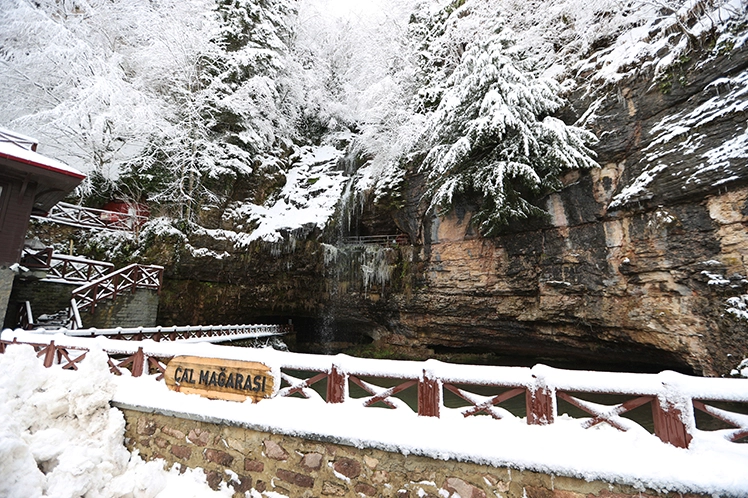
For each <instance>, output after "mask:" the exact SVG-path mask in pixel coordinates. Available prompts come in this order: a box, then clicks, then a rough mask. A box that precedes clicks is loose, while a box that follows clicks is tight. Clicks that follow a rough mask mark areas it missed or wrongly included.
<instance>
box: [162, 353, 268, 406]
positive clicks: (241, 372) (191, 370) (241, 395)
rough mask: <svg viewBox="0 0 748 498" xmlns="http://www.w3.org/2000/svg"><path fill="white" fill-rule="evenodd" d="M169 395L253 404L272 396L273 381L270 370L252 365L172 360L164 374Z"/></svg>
mask: <svg viewBox="0 0 748 498" xmlns="http://www.w3.org/2000/svg"><path fill="white" fill-rule="evenodd" d="M164 378H165V379H166V385H167V386H168V387H169V389H171V390H172V391H177V392H181V393H186V394H199V395H201V396H205V397H206V398H210V399H225V400H230V401H244V400H246V399H247V398H250V399H251V400H252V401H254V402H255V403H257V402H258V401H259V400H261V399H263V398H269V397H270V396H271V395H272V394H273V388H274V386H275V377H274V376H273V373H272V372H271V369H270V367H268V366H267V365H264V364H262V363H258V362H254V361H239V360H224V359H220V358H202V357H199V356H176V357H174V358H172V359H171V361H169V365H168V366H167V367H166V372H165V373H164Z"/></svg>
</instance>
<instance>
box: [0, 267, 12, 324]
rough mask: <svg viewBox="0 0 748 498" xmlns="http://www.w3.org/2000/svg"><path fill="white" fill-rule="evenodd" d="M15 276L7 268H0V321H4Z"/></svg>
mask: <svg viewBox="0 0 748 498" xmlns="http://www.w3.org/2000/svg"><path fill="white" fill-rule="evenodd" d="M15 275H16V274H15V272H14V271H13V270H11V269H10V268H8V267H7V266H0V320H4V318H5V314H6V312H7V311H8V302H9V300H10V293H11V290H12V289H13V279H14V277H15Z"/></svg>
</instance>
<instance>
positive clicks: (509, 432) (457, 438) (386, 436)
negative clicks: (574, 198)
mask: <svg viewBox="0 0 748 498" xmlns="http://www.w3.org/2000/svg"><path fill="white" fill-rule="evenodd" d="M13 338H17V339H18V340H19V341H24V342H36V341H39V340H40V337H39V336H38V335H33V334H25V333H23V331H15V332H10V331H6V332H4V333H3V335H2V339H3V340H4V341H9V340H12V339H13ZM44 338H45V340H46V341H50V340H54V341H55V342H56V343H57V344H60V345H67V346H68V347H71V348H72V347H85V348H87V349H89V348H90V349H103V350H106V351H110V350H116V351H118V352H119V353H120V354H132V353H133V351H137V350H139V349H141V350H143V351H145V352H146V354H148V355H155V356H160V357H173V356H175V355H195V356H207V357H217V358H226V359H236V360H246V361H260V362H263V363H265V364H267V365H269V366H271V368H274V369H277V370H281V369H293V370H306V371H316V372H328V374H329V373H330V372H331V371H332V367H331V365H335V368H336V369H337V370H338V374H342V375H349V376H353V375H357V376H372V377H380V376H381V377H390V378H393V377H394V378H400V379H418V378H419V377H421V376H424V375H425V373H426V372H428V375H429V376H431V377H433V378H438V379H442V381H443V382H451V383H455V384H460V383H465V382H473V383H480V381H486V382H487V381H490V380H493V381H496V380H497V379H498V378H501V379H503V381H504V382H506V383H509V384H514V385H530V384H532V383H536V384H537V383H538V382H540V381H542V382H544V383H545V384H546V385H548V384H549V382H550V381H552V383H553V386H554V388H555V389H556V390H558V391H581V392H608V393H611V392H619V393H629V392H636V393H654V394H655V395H658V393H660V391H661V390H663V389H667V390H668V391H672V392H675V393H679V394H680V395H681V396H684V397H685V398H688V399H732V400H735V401H746V400H748V381H746V380H743V379H706V378H696V377H689V376H683V375H679V374H675V373H672V372H665V373H662V374H658V375H646V374H624V373H602V372H581V371H568V370H557V369H552V368H549V367H543V366H537V367H535V368H532V369H529V368H513V367H485V366H480V367H478V366H467V365H450V364H446V363H440V362H435V361H427V362H402V361H391V360H364V359H357V358H352V357H349V356H343V355H337V356H324V355H303V354H297V353H287V352H280V351H275V350H272V349H247V348H235V347H225V346H215V345H211V344H173V343H172V344H168V343H155V342H153V341H143V342H141V343H132V342H129V341H128V342H125V341H112V340H109V339H104V338H95V339H83V338H66V337H64V336H52V337H50V336H44ZM71 351H72V349H71ZM84 361H85V360H84ZM286 378H287V379H288V380H290V383H291V384H293V383H294V382H295V380H294V379H293V378H292V377H286ZM157 379H158V376H156V375H143V376H140V377H135V376H133V375H130V374H129V373H128V372H124V375H122V376H118V377H114V380H113V384H114V385H115V387H116V389H115V390H114V394H113V404H114V405H115V406H117V407H120V408H121V409H123V410H124V411H125V413H126V414H127V417H128V422H129V423H128V437H130V440H131V444H132V445H140V446H137V449H139V450H140V451H141V454H143V455H152V456H161V457H165V458H167V459H168V458H170V459H171V460H172V461H173V462H177V463H183V464H185V465H188V466H189V465H197V464H198V463H199V464H200V466H205V468H209V467H210V466H211V465H212V466H213V467H214V470H215V469H216V468H226V469H232V470H231V472H233V473H237V474H239V473H238V471H237V470H233V469H234V467H233V466H228V465H224V467H221V465H223V464H222V463H220V462H227V461H229V460H230V461H231V462H232V465H236V462H241V461H244V462H245V464H244V465H245V467H244V470H243V472H245V474H246V473H247V472H249V474H252V473H253V472H255V473H258V472H259V471H253V470H251V469H255V468H259V465H258V464H254V463H246V462H248V461H249V462H251V461H254V460H257V459H258V458H260V457H261V456H262V455H263V454H264V455H265V457H268V455H269V454H268V451H270V450H268V449H267V445H268V444H270V443H267V444H266V441H271V442H272V441H276V440H282V441H285V443H284V444H287V445H291V442H290V441H295V442H294V443H293V444H295V445H296V444H298V445H299V446H298V448H297V449H290V448H286V450H285V451H286V453H288V454H289V455H297V453H299V455H297V456H298V458H297V457H296V456H293V457H289V458H288V459H286V460H277V461H283V462H285V463H284V467H282V468H278V470H285V471H289V472H295V473H297V474H299V475H302V473H301V472H300V471H299V468H301V467H299V466H301V465H302V462H301V461H300V460H299V459H300V458H302V455H306V454H307V453H320V451H323V453H324V452H326V451H328V450H327V449H325V448H327V446H326V445H330V444H334V445H335V447H340V448H345V450H340V451H342V452H344V453H350V452H354V453H356V452H357V451H358V449H360V450H362V451H361V452H359V453H363V454H364V455H368V454H370V453H371V452H372V451H375V452H380V451H381V452H384V453H386V454H387V455H399V456H397V457H395V456H393V458H398V459H402V458H404V460H403V463H402V464H403V465H406V464H407V461H408V458H414V457H418V458H421V457H423V458H426V459H428V460H429V461H431V462H432V463H431V464H430V465H434V466H435V468H443V469H451V468H454V466H455V465H463V464H465V465H479V466H483V467H482V468H483V469H484V470H485V472H488V471H489V470H490V469H512V472H515V474H516V471H517V470H525V471H532V472H537V473H541V474H544V475H549V476H564V477H565V478H572V479H581V480H585V481H600V482H607V483H611V484H620V485H624V486H632V487H633V488H635V489H640V490H650V491H651V490H654V491H662V492H665V491H671V492H680V493H698V494H707V495H711V494H713V495H719V496H745V495H746V494H748V474H746V473H745V471H744V470H745V468H747V466H748V445H746V444H738V443H733V442H730V441H728V440H727V439H726V438H725V437H724V436H725V435H726V431H711V432H708V431H702V430H699V429H697V428H691V434H692V437H693V439H692V441H691V444H690V445H689V448H688V449H684V448H676V447H674V446H672V445H669V444H664V443H663V442H662V441H660V439H658V438H657V437H656V436H654V435H653V434H650V433H649V432H648V431H646V430H644V429H643V428H642V427H640V426H638V425H637V424H634V423H631V426H630V427H629V428H628V430H627V431H625V432H623V431H619V430H617V429H615V428H613V427H611V426H610V425H608V424H606V423H601V424H597V425H594V426H593V427H591V428H588V429H585V428H584V427H585V426H589V425H590V424H589V420H590V419H589V418H587V419H581V420H580V419H578V418H571V417H569V416H566V415H564V414H560V415H559V416H557V417H556V419H555V421H554V423H553V424H548V425H528V424H527V421H526V420H525V419H524V418H518V417H513V416H510V414H509V413H508V412H507V413H506V414H504V413H503V412H499V413H500V414H503V415H505V416H503V417H502V419H501V420H494V418H492V417H481V416H471V417H465V416H464V415H463V411H464V407H463V408H461V409H452V408H446V407H444V406H442V407H441V411H440V414H439V415H440V416H439V417H425V416H419V415H418V414H417V413H415V412H414V411H412V410H410V409H395V410H390V409H384V408H376V407H365V406H364V404H363V403H362V402H361V399H354V398H350V397H348V396H347V393H343V394H344V395H343V399H344V401H345V402H342V403H327V402H326V401H325V399H324V398H323V397H321V396H319V395H314V394H312V390H311V389H309V388H306V391H305V392H306V393H307V394H308V395H309V398H308V399H304V398H298V397H284V396H282V394H283V393H284V391H283V390H284V389H285V390H286V393H288V391H289V390H290V389H289V387H290V386H285V387H283V386H280V390H279V394H278V395H277V396H276V397H274V398H271V399H265V400H262V401H260V402H258V403H251V402H243V403H239V402H231V401H220V400H209V399H206V398H202V397H200V396H197V395H186V394H183V393H178V392H174V391H170V390H169V389H168V388H167V387H166V385H165V383H164V382H163V381H160V380H157ZM302 391H304V390H303V389H302ZM666 399H667V398H666ZM670 402H675V400H673V399H671V400H670ZM598 408H599V409H600V410H602V413H603V414H605V415H606V416H608V417H610V418H611V419H612V420H616V421H617V422H621V421H624V420H625V419H621V420H618V419H617V418H616V414H615V413H610V409H609V410H608V412H605V411H604V409H605V407H604V406H602V405H598ZM495 409H497V410H499V409H500V407H495ZM684 409H685V408H684ZM735 417H736V421H737V422H738V423H739V424H741V426H743V427H745V426H746V424H745V418H748V416H745V415H742V416H741V415H735ZM175 424H177V425H178V426H179V427H176V426H175ZM175 431H176V432H175ZM224 431H230V432H231V435H229V434H224ZM236 431H239V432H238V433H237V432H236ZM205 432H207V433H210V436H209V437H208V439H209V441H208V440H206V441H204V442H203V440H202V439H201V437H202V436H201V434H203V433H205ZM244 433H246V434H255V433H256V434H259V435H256V436H252V437H251V438H250V439H252V438H254V439H252V441H255V443H257V441H260V442H259V443H257V444H259V445H260V446H257V444H255V443H251V444H250V443H248V442H246V441H245V442H244V443H242V442H241V441H242V440H243V439H242V437H244V436H241V437H240V436H237V434H244ZM174 434H176V436H174ZM180 434H181V435H180ZM190 434H192V435H190ZM206 437H207V436H206ZM247 437H249V436H247ZM231 441H234V443H232V442H231ZM237 441H238V442H237ZM209 442H210V443H211V444H213V443H215V445H216V446H215V447H211V448H209V446H208V443H209ZM276 442H277V441H276ZM278 444H280V443H278ZM174 445H176V446H177V447H178V448H176V449H175V447H174ZM253 445H254V446H253ZM320 445H321V446H320ZM134 447H135V446H134ZM185 448H186V449H185ZM310 448H312V449H314V448H322V450H319V451H318V450H317V449H314V451H312V450H310ZM187 449H189V450H190V451H189V452H188V451H187ZM209 449H212V450H214V451H208V450H209ZM174 451H176V452H177V453H178V454H177V453H174ZM216 452H220V453H216ZM187 453H189V457H184V455H186V454H187ZM323 453H320V454H323ZM280 454H282V453H280ZM179 455H183V456H182V457H180V456H179ZM209 455H210V457H209ZM324 455H327V453H324ZM324 455H323V456H324ZM333 456H334V455H332V456H329V458H331V459H332V458H333ZM314 458H315V459H316V458H317V457H314ZM320 458H322V457H320ZM325 458H328V457H325ZM195 459H197V460H195ZM271 459H272V458H271ZM216 460H218V463H217V462H216ZM297 460H298V461H297ZM419 461H420V460H419ZM329 463H331V464H334V459H332V460H330V461H329ZM247 465H249V467H246V466H247ZM274 465H275V464H274ZM407 465H409V464H407ZM216 466H218V467H216ZM263 468H265V466H263ZM240 470H241V469H240ZM372 472H374V470H372ZM434 472H436V470H435V471H434ZM445 472H446V471H445ZM496 472H499V471H498V470H496ZM502 472H503V471H502ZM249 474H248V476H250V477H251V475H249ZM281 474H283V475H284V476H286V477H287V478H289V479H292V478H291V477H289V475H287V474H284V473H283V472H281ZM495 474H496V473H494V474H490V475H493V476H494V477H495ZM239 475H242V474H239ZM252 475H254V474H252ZM263 475H264V474H263ZM304 475H307V474H304ZM308 475H310V476H312V478H314V476H315V475H317V474H313V473H311V474H308ZM367 475H368V474H367ZM258 476H259V474H258ZM258 476H255V479H258V478H259V477H258ZM369 477H370V480H369V481H366V482H364V484H367V485H369V486H374V484H376V483H374V482H373V481H372V480H371V479H374V477H373V473H372V474H371V476H369ZM448 477H449V476H444V479H445V481H444V482H446V480H447V478H448ZM463 477H464V476H463ZM463 477H460V478H459V479H462V480H463V481H465V482H467V483H470V485H471V486H475V487H476V488H477V489H479V490H481V491H482V492H483V493H494V492H500V494H503V493H504V492H501V491H500V490H499V488H494V487H491V486H494V485H493V484H492V485H490V486H489V485H488V484H485V482H491V481H492V479H487V480H486V481H482V480H480V479H479V480H477V481H471V480H468V481H466V480H465V479H463ZM265 478H267V476H265ZM273 478H278V479H280V480H284V478H283V477H280V475H279V474H277V473H276V474H275V475H274V477H273ZM349 478H350V477H349ZM293 479H296V478H293ZM293 479H292V480H293ZM298 479H299V482H304V483H308V479H305V478H302V477H298ZM494 480H495V479H494ZM499 480H500V479H499ZM265 482H266V483H267V482H272V481H265ZM315 482H316V481H315ZM331 482H332V481H331ZM497 482H498V481H497ZM287 484H288V483H287ZM318 484H319V483H318ZM390 484H391V485H392V484H393V483H392V482H390ZM437 484H438V485H439V486H441V485H443V484H444V483H437ZM288 485H289V486H291V485H296V484H293V483H290V484H288ZM316 485H317V484H315V486H316ZM320 485H321V484H320ZM403 485H405V484H403ZM502 486H503V485H502ZM302 487H303V486H302ZM633 488H632V489H633ZM361 489H364V488H363V487H362V488H361ZM366 489H367V490H368V489H369V488H366ZM445 489H446V488H445ZM320 492H321V490H320ZM361 492H362V493H363V494H364V495H366V493H365V492H363V491H361ZM427 492H429V491H427ZM291 496H296V494H294V493H292V494H291ZM393 496H395V495H394V494H393ZM462 496H464V495H462ZM468 496H471V495H468ZM472 496H481V495H480V493H479V494H473V495H472ZM486 496H491V495H490V494H487V495H486ZM504 496H507V495H504ZM509 496H511V495H509ZM517 496H522V494H521V493H520V494H519V495H517Z"/></svg>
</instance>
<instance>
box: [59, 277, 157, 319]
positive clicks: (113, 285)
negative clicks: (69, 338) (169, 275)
mask: <svg viewBox="0 0 748 498" xmlns="http://www.w3.org/2000/svg"><path fill="white" fill-rule="evenodd" d="M163 274H164V268H163V266H156V265H139V264H136V263H134V264H131V265H129V266H125V267H124V268H121V269H119V270H117V271H115V272H112V273H109V274H107V275H105V276H103V277H101V278H98V279H96V280H94V281H92V282H89V283H87V284H85V285H82V286H80V287H78V288H77V289H75V290H73V295H72V300H71V310H73V312H71V316H75V315H79V314H80V313H81V312H84V311H88V312H90V313H93V312H94V310H95V309H96V305H97V304H98V303H99V302H101V301H102V300H104V299H115V298H116V297H117V296H118V295H119V294H122V293H124V292H135V290H136V289H153V290H156V291H159V292H160V290H161V284H162V283H163ZM80 326H81V325H80V322H79V321H78V322H77V324H76V328H80Z"/></svg>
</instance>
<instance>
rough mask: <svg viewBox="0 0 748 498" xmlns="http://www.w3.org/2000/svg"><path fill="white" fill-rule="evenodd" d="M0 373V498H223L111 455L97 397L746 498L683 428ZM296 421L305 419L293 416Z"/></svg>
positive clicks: (726, 465)
mask: <svg viewBox="0 0 748 498" xmlns="http://www.w3.org/2000/svg"><path fill="white" fill-rule="evenodd" d="M60 339H63V338H60ZM68 340H75V341H88V342H87V344H90V345H91V346H95V345H97V344H103V343H104V342H106V340H102V339H77V338H76V339H73V338H69V339H68ZM149 342H152V341H149ZM169 347H171V348H176V349H175V351H177V352H178V353H179V354H190V353H192V354H203V355H205V354H212V353H214V352H221V353H220V356H225V357H231V358H238V359H249V360H255V361H256V360H257V359H258V358H265V359H266V362H267V363H268V364H270V365H271V366H273V365H275V366H277V364H278V362H280V361H281V360H283V362H285V363H288V362H291V363H292V364H293V362H294V361H295V362H301V363H300V365H301V364H302V363H303V364H311V363H310V362H312V363H314V364H315V365H316V363H319V365H323V364H324V365H328V366H329V365H330V362H331V358H330V357H325V356H312V355H298V354H295V353H284V352H278V351H274V350H256V349H255V350H251V349H246V348H232V347H227V346H213V345H204V344H200V345H188V344H184V345H174V344H162V343H152V348H155V349H158V348H169ZM198 349H199V353H198ZM335 361H336V364H338V363H339V364H340V365H341V368H343V369H344V370H346V371H351V372H352V371H356V372H367V371H372V372H374V373H376V372H375V370H376V369H377V368H387V369H395V371H398V372H401V373H405V372H406V371H408V372H410V370H413V369H416V370H419V371H422V369H423V368H427V369H434V370H435V371H437V370H438V371H439V373H440V374H445V373H446V374H449V373H450V372H453V373H454V375H458V373H460V372H461V374H464V373H466V372H467V373H468V374H470V375H478V376H480V375H481V374H482V373H484V372H485V371H487V370H486V367H467V366H453V365H447V364H443V363H440V362H427V363H426V364H423V363H418V362H396V361H385V360H361V359H356V358H351V357H347V356H341V355H339V356H337V357H335ZM315 362H316V363H315ZM307 366H308V365H307ZM416 367H417V368H416ZM372 368H373V369H374V370H372ZM491 368H497V367H491ZM546 370H547V371H546ZM414 371H415V370H414ZM501 371H502V373H505V374H506V375H513V376H518V378H519V377H524V376H530V373H529V372H530V370H529V369H521V368H510V367H504V368H503V369H501ZM410 373H412V372H410ZM533 373H536V374H541V375H543V374H544V373H545V374H549V375H550V374H553V375H554V376H556V377H557V378H558V380H560V381H561V382H562V384H563V383H566V382H574V383H577V384H578V383H579V382H582V381H584V382H587V383H591V384H590V387H594V384H595V380H594V379H595V377H594V376H592V375H589V373H588V372H569V371H559V370H555V369H548V368H547V367H544V368H543V369H540V370H537V371H536V370H533ZM622 375H623V376H625V377H626V378H628V379H629V380H631V382H634V383H642V382H643V383H649V382H651V381H652V378H653V377H655V380H656V382H657V383H659V385H662V381H663V379H664V377H663V378H657V376H645V375H644V376H643V375H641V374H639V375H637V374H602V376H598V377H599V378H608V379H609V378H614V377H615V378H618V377H616V376H622ZM0 376H1V377H2V378H3V379H5V382H3V383H2V385H0V496H61V497H62V496H65V497H66V496H79V495H82V494H83V493H84V492H86V491H89V492H90V493H91V494H90V496H133V495H136V496H149V497H150V496H153V497H166V496H169V497H170V496H210V495H211V493H213V494H212V495H215V496H223V494H222V493H223V492H222V491H219V492H211V491H209V490H208V489H207V488H206V486H205V484H204V478H203V475H202V474H201V472H200V471H195V472H189V473H187V474H185V475H183V476H179V475H177V474H176V472H174V473H169V472H166V471H163V470H162V468H161V467H162V464H163V463H162V462H159V461H156V462H150V463H145V462H143V461H142V460H141V459H140V458H139V457H138V456H137V455H130V454H129V453H128V452H127V450H125V448H124V446H123V431H124V420H123V417H122V414H121V412H119V411H118V410H117V409H114V408H109V401H110V400H113V401H114V403H115V404H116V405H119V406H123V407H133V406H144V407H148V408H149V409H156V410H162V411H165V412H167V413H184V414H190V416H191V418H195V419H198V420H207V421H218V422H221V421H223V422H225V421H234V422H236V423H239V424H241V425H243V426H246V427H251V428H254V429H257V430H261V431H269V432H277V433H284V434H289V435H295V436H300V437H310V438H315V437H324V438H326V439H328V440H329V439H333V440H337V441H340V442H341V443H343V444H350V445H353V446H356V447H374V448H379V449H383V450H388V451H395V452H401V453H404V454H406V455H408V454H417V455H423V456H427V457H431V458H436V459H456V460H465V461H472V462H477V463H483V464H488V465H495V466H511V467H512V468H519V469H530V470H535V471H539V472H548V473H552V474H556V475H559V474H560V475H569V476H575V477H580V478H584V479H589V480H592V479H601V480H606V481H613V482H620V483H627V484H630V485H634V486H637V487H640V488H653V489H655V490H663V491H665V490H667V491H674V492H701V493H713V494H715V495H721V496H725V495H726V496H746V495H748V473H746V472H745V469H746V468H748V444H736V443H730V442H728V441H727V440H726V439H724V438H723V437H722V434H721V433H720V432H704V431H700V430H695V434H694V440H693V441H692V443H691V447H690V448H689V449H679V448H675V447H673V446H670V445H667V444H664V443H662V442H660V441H659V439H657V438H656V437H655V436H653V435H652V434H649V433H648V432H646V431H645V430H644V429H641V428H640V427H638V426H635V425H634V427H633V428H632V429H631V430H630V431H628V432H625V433H624V432H619V431H617V430H615V429H613V428H611V427H609V426H607V425H605V424H601V425H599V426H596V427H595V428H592V429H583V428H582V427H581V426H580V420H578V419H572V418H569V417H567V416H563V415H562V416H561V417H559V420H558V421H557V422H556V423H554V424H553V425H549V426H528V425H526V423H525V421H524V420H523V419H518V418H513V417H507V418H505V419H502V420H500V421H497V420H494V419H492V418H490V417H471V418H467V419H466V418H464V417H463V416H462V414H461V413H460V412H459V411H457V410H452V409H446V408H445V409H443V414H442V417H441V418H439V419H436V418H427V417H419V416H417V415H416V414H415V413H413V412H412V411H410V410H387V409H381V408H364V407H362V406H361V405H360V404H357V403H354V402H349V403H343V404H336V405H330V404H326V403H325V402H324V401H323V400H322V399H321V398H318V399H315V398H314V397H313V398H312V399H301V398H274V399H269V400H263V401H261V402H259V403H257V404H252V403H251V402H245V403H237V402H229V401H219V400H208V399H205V398H202V397H200V396H196V395H186V394H182V393H177V392H173V391H170V390H168V389H167V387H166V386H165V383H164V382H163V381H156V380H155V377H153V376H151V377H141V378H134V377H130V376H122V377H114V376H112V375H110V374H109V373H108V369H107V366H106V361H105V357H104V355H103V354H102V353H100V352H99V353H95V352H94V353H91V356H90V357H89V358H87V359H86V360H85V361H84V362H82V363H81V369H80V370H79V371H78V372H70V371H62V370H60V368H59V367H56V366H53V367H52V368H50V369H44V368H43V367H42V366H41V362H40V361H39V359H38V358H36V356H35V354H34V353H33V351H32V350H31V348H28V347H25V346H12V347H9V348H8V352H7V353H6V354H5V355H0ZM556 377H554V378H556ZM671 377H672V378H671ZM671 377H667V379H669V380H671V381H672V382H682V383H688V385H689V386H690V387H689V389H691V390H692V391H693V392H697V391H698V390H699V389H704V388H705V386H712V385H714V383H713V382H711V381H712V380H715V379H693V378H688V377H685V376H677V375H676V374H672V375H671ZM684 379H686V380H684ZM743 382H747V381H743V380H728V379H721V380H717V383H718V384H719V385H720V386H730V389H735V387H734V386H738V387H737V391H736V393H737V394H735V396H737V397H743V398H746V399H748V386H746V387H743V386H744V384H743ZM642 385H643V384H642ZM94 386H96V387H95V388H94ZM699 392H700V391H699ZM741 399H742V398H741ZM302 412H303V413H304V414H305V416H304V417H299V416H298V414H299V413H302ZM362 427H365V428H366V430H365V431H363V430H362ZM21 491H22V492H21Z"/></svg>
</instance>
